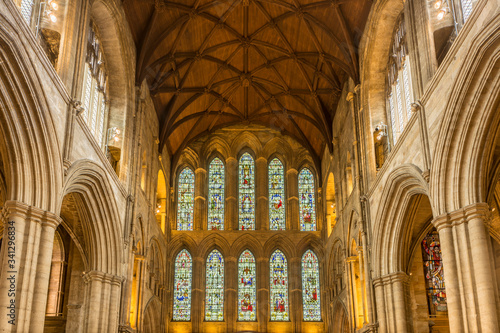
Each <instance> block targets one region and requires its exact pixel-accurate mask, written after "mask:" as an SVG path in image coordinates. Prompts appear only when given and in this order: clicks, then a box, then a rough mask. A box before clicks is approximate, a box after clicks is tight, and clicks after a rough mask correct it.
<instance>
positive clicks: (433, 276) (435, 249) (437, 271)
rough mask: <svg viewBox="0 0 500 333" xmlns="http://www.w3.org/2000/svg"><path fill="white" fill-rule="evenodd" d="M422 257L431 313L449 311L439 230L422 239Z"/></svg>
mask: <svg viewBox="0 0 500 333" xmlns="http://www.w3.org/2000/svg"><path fill="white" fill-rule="evenodd" d="M422 258H423V262H424V274H425V287H426V290H427V304H428V306H429V314H430V315H436V314H438V313H439V312H447V311H448V306H447V304H446V290H445V286H444V273H443V261H442V258H441V245H440V243H439V234H438V232H437V231H435V230H434V231H431V232H429V233H428V234H427V236H425V238H424V239H423V240H422Z"/></svg>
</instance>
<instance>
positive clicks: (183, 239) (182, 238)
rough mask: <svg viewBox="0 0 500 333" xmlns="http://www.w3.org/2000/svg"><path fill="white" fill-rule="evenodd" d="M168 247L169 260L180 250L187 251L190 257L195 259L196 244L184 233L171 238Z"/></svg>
mask: <svg viewBox="0 0 500 333" xmlns="http://www.w3.org/2000/svg"><path fill="white" fill-rule="evenodd" d="M168 245H169V257H170V258H175V256H176V255H177V254H178V253H179V252H180V251H181V250H182V249H186V250H188V251H189V253H190V254H191V256H192V257H196V256H197V255H198V253H197V250H198V246H197V245H196V242H195V241H194V239H193V238H192V237H191V236H189V235H186V234H185V233H181V234H180V235H177V236H175V237H173V238H172V240H171V241H170V242H169V244H168Z"/></svg>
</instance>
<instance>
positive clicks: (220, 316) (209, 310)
mask: <svg viewBox="0 0 500 333" xmlns="http://www.w3.org/2000/svg"><path fill="white" fill-rule="evenodd" d="M205 282H206V284H205V320H206V321H223V320H224V257H223V256H222V254H221V253H220V252H219V251H217V250H213V251H212V252H210V254H209V255H208V258H207V268H206V281H205Z"/></svg>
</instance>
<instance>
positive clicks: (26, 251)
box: [0, 201, 59, 332]
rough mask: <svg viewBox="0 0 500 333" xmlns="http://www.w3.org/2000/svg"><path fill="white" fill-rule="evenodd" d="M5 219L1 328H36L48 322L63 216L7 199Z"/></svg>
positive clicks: (0, 277) (8, 329)
mask: <svg viewBox="0 0 500 333" xmlns="http://www.w3.org/2000/svg"><path fill="white" fill-rule="evenodd" d="M3 223H4V237H3V243H2V244H3V246H2V251H1V265H2V266H1V275H0V314H1V317H0V318H3V319H2V320H0V331H2V332H36V331H37V330H39V329H40V327H43V325H44V320H45V307H46V303H47V291H48V285H49V277H50V264H51V260H52V248H53V245H54V233H55V229H56V228H57V225H58V224H59V218H58V217H57V216H56V215H54V214H52V213H49V212H46V211H43V210H41V209H39V208H35V207H32V206H29V205H26V204H24V203H20V202H17V201H7V202H6V203H5V206H4V211H3ZM11 320H12V321H11ZM9 321H11V322H10V323H9ZM11 323H12V324H14V325H12V324H11Z"/></svg>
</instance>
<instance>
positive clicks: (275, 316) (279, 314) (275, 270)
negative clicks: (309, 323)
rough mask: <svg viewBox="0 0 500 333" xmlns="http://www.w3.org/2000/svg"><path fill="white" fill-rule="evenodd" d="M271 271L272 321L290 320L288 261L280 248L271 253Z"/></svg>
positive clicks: (270, 300)
mask: <svg viewBox="0 0 500 333" xmlns="http://www.w3.org/2000/svg"><path fill="white" fill-rule="evenodd" d="M269 272H270V274H269V277H270V281H269V282H270V293H269V297H270V299H269V302H270V308H271V321H289V320H290V314H289V302H288V263H287V260H286V257H285V255H284V254H283V252H281V251H280V250H276V251H274V252H273V254H272V255H271V260H270V261H269Z"/></svg>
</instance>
